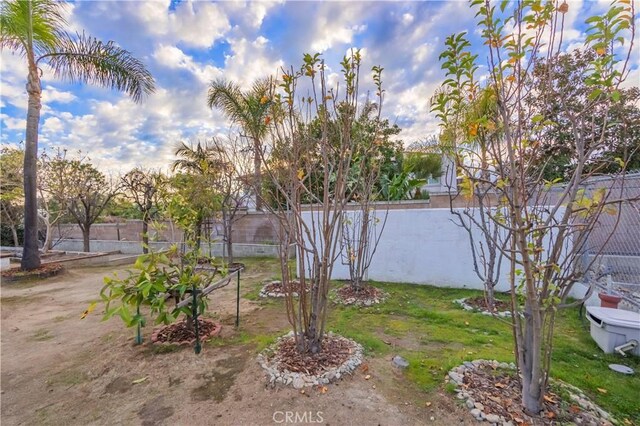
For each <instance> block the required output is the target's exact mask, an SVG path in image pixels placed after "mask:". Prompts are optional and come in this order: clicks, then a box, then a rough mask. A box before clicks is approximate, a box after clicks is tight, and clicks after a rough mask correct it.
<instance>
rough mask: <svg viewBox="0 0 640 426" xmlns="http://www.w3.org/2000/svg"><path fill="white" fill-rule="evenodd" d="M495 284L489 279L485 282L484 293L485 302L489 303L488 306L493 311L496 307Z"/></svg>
mask: <svg viewBox="0 0 640 426" xmlns="http://www.w3.org/2000/svg"><path fill="white" fill-rule="evenodd" d="M494 286H495V283H494V282H493V281H491V280H487V281H485V283H484V290H485V291H484V294H485V299H486V300H485V302H486V303H487V308H489V310H490V311H492V312H493V310H494V308H495V304H496V303H495V300H496V299H495V297H496V296H495V290H494Z"/></svg>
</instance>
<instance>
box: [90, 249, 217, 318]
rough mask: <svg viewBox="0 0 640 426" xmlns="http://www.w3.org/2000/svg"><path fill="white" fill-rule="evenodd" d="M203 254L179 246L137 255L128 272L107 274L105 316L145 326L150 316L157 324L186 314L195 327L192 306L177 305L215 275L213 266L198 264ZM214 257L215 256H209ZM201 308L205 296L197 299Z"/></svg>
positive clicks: (199, 309) (203, 307)
mask: <svg viewBox="0 0 640 426" xmlns="http://www.w3.org/2000/svg"><path fill="white" fill-rule="evenodd" d="M202 258H203V255H202V254H201V253H200V250H198V249H191V250H188V251H186V252H185V253H183V254H181V253H180V251H179V249H178V246H176V245H174V246H172V247H171V248H170V249H169V250H168V251H164V252H149V253H147V254H143V255H141V256H139V257H138V259H137V260H136V262H135V264H134V265H133V270H130V271H128V276H126V277H124V278H119V277H118V276H117V275H115V274H114V276H112V277H109V276H107V277H105V278H104V283H105V285H104V287H103V288H102V290H101V291H100V297H101V298H102V301H103V302H104V303H105V313H104V317H103V320H108V319H110V318H112V317H114V316H119V317H120V318H121V319H122V321H123V322H124V323H125V325H126V326H127V327H136V326H137V327H144V326H145V325H146V324H147V317H151V318H153V320H154V322H155V323H156V324H170V323H172V322H175V321H176V320H177V319H178V318H179V317H180V315H181V314H184V315H185V321H186V323H187V327H188V328H190V329H191V328H192V327H193V318H192V315H193V311H192V309H193V307H192V305H191V304H187V305H186V306H183V307H178V304H179V303H180V302H182V301H183V300H184V299H185V298H186V297H189V296H190V295H191V294H192V293H193V290H194V289H196V290H199V291H200V290H203V289H204V288H206V287H207V286H209V285H210V284H211V283H212V282H213V280H214V278H215V271H214V270H205V269H202V268H199V267H198V266H199V262H201V261H202ZM208 260H210V261H211V260H212V259H208ZM197 303H198V311H199V312H204V310H205V309H206V308H207V302H206V299H205V298H203V297H200V298H198V299H197Z"/></svg>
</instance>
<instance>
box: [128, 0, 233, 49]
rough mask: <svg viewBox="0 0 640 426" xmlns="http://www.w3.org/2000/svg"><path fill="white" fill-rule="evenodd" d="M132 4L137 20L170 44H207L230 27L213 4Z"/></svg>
mask: <svg viewBox="0 0 640 426" xmlns="http://www.w3.org/2000/svg"><path fill="white" fill-rule="evenodd" d="M131 3H133V5H132V7H133V8H135V9H137V10H135V12H134V13H135V14H136V17H137V19H138V20H139V21H140V22H141V23H142V24H143V25H144V27H145V29H146V30H147V31H148V32H149V33H150V34H152V35H155V36H160V37H161V38H162V39H163V40H169V41H171V42H172V43H178V42H182V43H185V44H187V45H190V46H194V47H209V46H211V45H213V43H214V42H215V41H216V40H217V39H219V38H220V37H222V36H223V35H224V34H225V33H226V32H227V31H228V30H229V29H230V28H231V25H230V23H229V20H228V18H227V16H226V15H225V13H224V12H223V11H222V10H221V9H220V7H219V6H218V4H216V3H206V2H194V1H191V0H187V1H183V2H180V3H178V4H177V6H176V8H175V10H174V11H171V10H169V8H168V7H169V4H170V1H169V0H163V1H141V2H131Z"/></svg>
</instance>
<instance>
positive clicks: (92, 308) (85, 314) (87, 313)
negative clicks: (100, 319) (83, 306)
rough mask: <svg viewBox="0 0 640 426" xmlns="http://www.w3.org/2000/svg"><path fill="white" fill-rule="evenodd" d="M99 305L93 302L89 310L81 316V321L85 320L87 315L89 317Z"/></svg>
mask: <svg viewBox="0 0 640 426" xmlns="http://www.w3.org/2000/svg"><path fill="white" fill-rule="evenodd" d="M97 305H98V302H93V303H92V304H90V305H89V307H88V308H87V310H86V311H84V312H83V313H82V315H80V319H85V318H86V317H87V315H89V314H90V313H91V312H92V311H93V310H94V309H95V308H96V306H97Z"/></svg>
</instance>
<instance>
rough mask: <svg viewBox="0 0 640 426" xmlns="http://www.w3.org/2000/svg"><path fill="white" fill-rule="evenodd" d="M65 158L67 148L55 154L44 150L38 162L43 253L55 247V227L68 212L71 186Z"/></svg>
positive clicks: (39, 214)
mask: <svg viewBox="0 0 640 426" xmlns="http://www.w3.org/2000/svg"><path fill="white" fill-rule="evenodd" d="M65 158H66V150H59V149H58V150H57V151H56V152H55V154H54V155H50V154H49V153H48V152H47V151H46V150H43V151H42V154H40V158H39V162H38V171H39V172H38V186H37V188H38V216H39V217H40V220H41V221H42V223H43V224H44V227H45V239H44V243H43V245H42V252H43V253H46V252H47V251H49V250H51V249H52V248H53V245H54V242H53V228H54V226H56V225H57V224H58V223H59V222H60V220H62V218H63V217H64V216H65V215H66V214H67V204H66V200H67V199H68V198H69V195H68V191H69V190H70V187H69V186H67V185H66V183H67V180H66V179H65V177H63V176H62V174H64V173H65V170H66V169H67V168H66V165H65V163H64V161H65Z"/></svg>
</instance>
